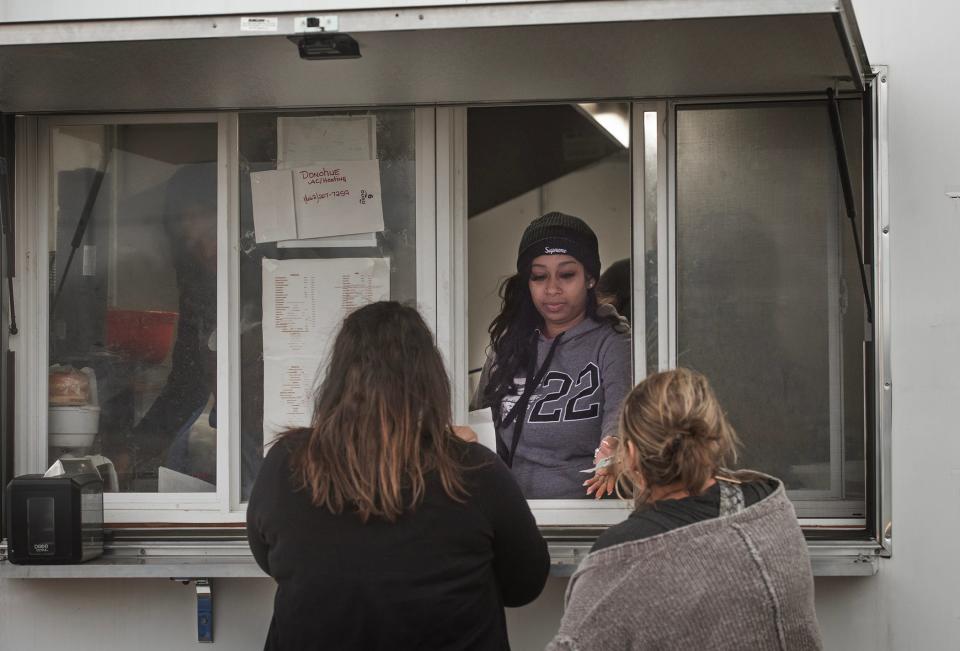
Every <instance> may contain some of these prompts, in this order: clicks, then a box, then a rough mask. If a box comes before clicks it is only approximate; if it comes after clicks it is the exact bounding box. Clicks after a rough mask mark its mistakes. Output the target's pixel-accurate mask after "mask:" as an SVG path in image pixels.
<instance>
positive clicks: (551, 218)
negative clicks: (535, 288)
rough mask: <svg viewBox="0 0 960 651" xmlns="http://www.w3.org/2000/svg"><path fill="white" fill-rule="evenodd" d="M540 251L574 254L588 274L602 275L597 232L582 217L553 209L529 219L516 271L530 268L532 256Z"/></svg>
mask: <svg viewBox="0 0 960 651" xmlns="http://www.w3.org/2000/svg"><path fill="white" fill-rule="evenodd" d="M541 255H569V256H573V257H574V258H576V259H577V261H578V262H580V264H582V265H583V268H584V269H585V270H586V272H587V275H589V276H590V277H591V278H594V279H597V278H599V277H600V249H599V245H598V244H597V236H596V234H595V233H594V232H593V230H592V229H591V228H590V227H589V226H587V223H586V222H585V221H583V220H582V219H580V218H579V217H574V216H572V215H565V214H563V213H562V212H550V213H547V214H546V215H544V216H543V217H537V218H536V219H534V220H533V221H532V222H530V225H529V226H527V230H525V231H523V237H521V238H520V249H519V251H517V271H523V270H524V269H527V268H529V267H530V264H531V263H532V262H533V259H534V258H536V257H538V256H541Z"/></svg>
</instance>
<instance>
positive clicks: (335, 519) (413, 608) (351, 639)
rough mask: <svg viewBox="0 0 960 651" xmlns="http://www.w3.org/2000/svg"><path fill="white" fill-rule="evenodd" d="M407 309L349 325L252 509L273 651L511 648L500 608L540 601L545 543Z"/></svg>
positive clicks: (387, 308)
mask: <svg viewBox="0 0 960 651" xmlns="http://www.w3.org/2000/svg"><path fill="white" fill-rule="evenodd" d="M450 408H451V407H450V384H449V382H448V380H447V375H446V372H445V370H444V366H443V361H442V359H441V357H440V353H439V351H438V350H437V348H436V346H435V345H434V343H433V337H432V335H431V333H430V330H429V329H428V328H427V326H426V324H425V323H424V322H423V319H422V318H421V317H420V315H419V314H418V313H417V311H416V310H415V309H413V308H412V307H406V306H403V305H400V304H399V303H394V302H380V303H374V304H372V305H368V306H366V307H363V308H361V309H359V310H357V311H356V312H353V313H352V314H350V315H349V316H348V317H347V318H346V319H345V320H344V323H343V326H342V328H341V330H340V332H339V333H338V334H337V337H336V340H335V342H334V344H333V350H332V354H331V357H330V362H329V364H328V367H327V369H326V375H325V379H324V381H323V383H322V385H321V387H320V390H319V392H318V395H317V398H316V402H315V407H314V414H313V422H312V425H311V426H310V427H309V428H305V429H299V430H292V431H290V432H287V433H286V434H284V435H282V436H281V437H280V439H279V442H277V444H276V445H274V446H273V447H272V448H271V450H270V452H269V454H268V455H267V457H266V459H264V462H263V466H262V467H261V469H260V474H259V475H258V476H257V480H256V483H255V484H254V487H253V493H252V495H251V496H250V503H249V505H248V507H247V534H248V538H249V541H250V548H251V550H252V551H253V555H254V557H255V558H256V560H257V563H258V564H259V565H260V567H261V568H263V570H264V571H265V572H266V573H267V574H269V575H270V576H272V577H273V578H274V579H275V580H276V582H277V594H276V598H275V599H274V612H273V620H272V621H271V624H270V630H269V632H268V634H267V641H266V645H265V648H267V649H296V650H300V649H337V650H338V651H346V650H349V649H358V650H359V649H362V650H364V651H376V650H378V649H382V650H384V651H386V650H391V651H392V650H394V649H411V650H412V649H425V650H430V651H434V650H440V649H463V650H467V649H509V644H508V642H507V630H506V620H505V617H504V612H503V607H504V606H521V605H523V604H526V603H527V602H530V601H532V600H533V599H535V598H536V597H537V595H539V594H540V591H541V590H542V589H543V586H544V584H545V583H546V579H547V573H548V571H549V567H550V559H549V556H548V554H547V545H546V543H545V542H544V540H543V537H542V536H541V535H540V532H539V530H538V529H537V525H536V522H535V521H534V519H533V515H532V514H531V513H530V509H529V507H528V506H527V503H526V501H525V500H524V498H523V495H522V494H521V493H520V488H519V486H517V483H516V482H515V481H514V479H513V478H512V477H511V475H510V471H509V470H508V469H507V467H506V466H505V465H504V464H503V462H502V461H500V459H499V458H498V457H497V455H496V454H494V453H493V452H490V451H489V450H487V449H486V448H484V447H482V446H481V445H479V444H478V443H476V442H468V441H466V440H461V438H460V437H461V436H464V437H465V438H468V439H469V438H470V437H469V436H468V434H469V432H466V433H465V432H463V431H461V432H460V433H459V435H458V434H457V433H455V432H454V429H453V427H452V426H451V423H450V418H451V416H450Z"/></svg>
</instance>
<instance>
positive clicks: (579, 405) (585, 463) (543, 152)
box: [467, 102, 656, 524]
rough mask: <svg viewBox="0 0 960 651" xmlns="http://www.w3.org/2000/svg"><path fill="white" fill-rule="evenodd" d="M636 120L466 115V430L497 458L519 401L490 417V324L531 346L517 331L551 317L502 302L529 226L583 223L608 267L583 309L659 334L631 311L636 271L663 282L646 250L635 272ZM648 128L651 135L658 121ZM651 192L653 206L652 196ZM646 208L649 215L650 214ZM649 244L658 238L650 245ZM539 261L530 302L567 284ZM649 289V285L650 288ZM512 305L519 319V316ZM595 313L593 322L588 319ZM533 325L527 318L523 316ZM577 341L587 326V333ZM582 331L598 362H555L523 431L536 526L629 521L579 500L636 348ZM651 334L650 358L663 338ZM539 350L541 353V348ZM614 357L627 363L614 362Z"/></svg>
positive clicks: (571, 110) (616, 108)
mask: <svg viewBox="0 0 960 651" xmlns="http://www.w3.org/2000/svg"><path fill="white" fill-rule="evenodd" d="M631 115H632V106H631V104H630V103H627V102H601V103H597V102H582V103H576V104H557V105H540V106H500V107H476V108H471V109H469V110H468V113H467V142H468V144H467V152H468V153H467V156H468V159H469V162H468V164H467V170H468V184H467V185H468V200H467V203H468V211H467V213H468V228H467V244H468V256H467V259H468V265H469V268H468V274H467V276H468V287H467V294H468V338H469V343H468V360H469V369H468V372H469V393H470V396H471V399H470V402H471V410H472V411H471V412H470V422H471V425H472V426H473V427H474V428H475V429H476V430H477V431H478V433H479V435H480V439H481V441H482V442H483V443H484V444H486V445H488V446H489V447H491V448H493V449H496V448H497V447H498V446H497V436H498V434H497V432H496V427H495V426H494V416H495V414H494V410H499V412H498V414H497V415H499V416H500V417H501V418H507V419H509V418H510V415H509V414H508V412H509V411H510V410H511V409H514V410H515V409H517V408H516V404H517V402H518V399H517V397H516V396H514V397H513V398H511V397H509V396H508V397H506V398H504V400H503V401H502V403H501V404H500V405H499V406H497V405H493V406H491V405H490V404H487V396H486V395H485V393H484V387H485V386H487V384H488V381H489V379H490V376H489V370H490V367H491V362H492V359H493V350H492V348H491V334H490V327H491V323H493V322H494V320H495V319H496V318H497V317H498V315H499V314H500V313H501V310H503V314H504V315H508V314H516V315H517V319H518V322H517V323H515V324H513V327H514V328H516V329H519V328H526V329H528V330H530V332H533V328H534V325H531V324H532V323H533V321H530V323H527V321H526V320H523V319H527V320H529V319H530V318H533V319H534V320H535V317H534V312H533V311H532V310H534V309H536V310H537V311H540V310H541V309H543V310H549V309H550V307H551V306H549V305H541V306H539V307H534V306H536V305H539V304H538V303H536V302H535V300H534V299H533V298H532V297H533V295H534V294H533V293H531V292H530V290H527V289H523V290H521V291H522V292H525V293H527V294H528V296H526V297H523V298H518V299H512V298H507V299H506V300H505V298H504V297H505V296H506V295H507V293H508V292H506V289H505V288H506V285H505V284H504V283H505V281H506V280H507V279H508V278H509V277H511V276H513V275H514V274H517V273H518V270H517V255H518V249H519V245H520V242H521V238H522V236H523V233H524V230H525V229H526V227H527V226H528V224H530V222H531V221H533V220H534V219H536V218H538V217H540V216H541V215H545V214H547V213H553V212H559V213H563V214H566V215H572V216H576V217H579V218H580V219H582V220H583V221H584V222H586V224H587V225H588V226H589V227H590V229H591V230H592V231H593V232H594V233H595V235H596V238H597V242H598V249H599V256H600V268H599V273H598V274H596V277H591V276H589V274H588V273H586V272H585V275H586V276H587V277H586V278H584V282H585V286H586V288H587V289H586V295H585V296H586V301H587V302H589V303H591V304H593V302H594V301H596V302H597V303H600V304H609V305H612V306H614V307H615V309H616V310H617V311H618V312H619V313H620V314H622V315H623V317H624V318H625V320H627V321H634V322H635V323H636V322H638V320H639V323H641V324H645V322H646V319H647V316H650V317H651V319H652V321H651V323H654V324H655V318H656V315H655V312H654V313H653V314H651V315H647V316H645V311H644V310H643V309H642V306H641V308H639V309H637V308H636V307H635V306H634V303H633V301H634V296H637V295H639V296H641V297H643V296H644V292H643V291H642V290H641V291H640V292H639V293H638V292H637V291H636V289H635V287H634V279H635V274H634V267H635V265H637V264H639V265H641V266H644V265H652V268H653V269H655V268H656V258H655V250H654V249H652V248H651V249H650V250H649V254H650V255H643V254H642V253H641V257H640V258H637V257H635V248H634V237H638V236H639V237H640V238H641V240H640V244H639V247H640V249H639V250H640V251H641V252H642V251H644V247H643V242H642V233H639V232H634V229H633V227H632V221H633V216H632V215H633V210H634V208H633V202H632V193H633V189H634V185H633V182H632V179H631V169H632V166H633V163H634V160H633V156H632V153H633V148H632V146H631V128H632V124H631V122H632V120H631ZM653 116H654V121H653V122H654V128H653V131H654V133H655V131H656V129H655V123H656V114H655V113H654V114H653ZM655 140H656V139H655V138H654V143H655ZM655 151H656V149H655V146H654V149H653V152H654V153H655ZM641 158H642V154H641ZM654 158H655V157H654ZM654 172H655V167H654ZM653 192H654V196H655V188H654V189H653ZM654 202H655V199H654ZM640 205H641V209H642V205H643V202H642V201H640ZM655 235H656V231H655V230H654V231H653V237H654V238H655ZM561 243H562V240H561ZM652 243H655V239H654V240H653V241H652ZM552 250H553V249H551V251H552ZM557 250H559V249H557ZM557 255H561V258H560V259H566V258H567V256H562V254H557ZM546 257H549V256H546ZM541 261H542V258H540V257H538V258H535V259H534V260H533V267H532V270H531V272H530V273H529V278H528V277H526V276H524V277H523V278H521V279H520V281H521V282H520V285H522V286H523V288H527V287H528V285H529V288H531V289H532V288H534V286H535V285H536V284H538V283H540V284H543V283H545V282H551V283H556V284H561V283H563V282H564V280H563V279H564V277H565V276H564V275H563V274H564V273H566V271H565V268H563V267H558V268H557V269H556V270H555V271H556V278H554V279H553V281H547V280H544V278H545V277H546V276H545V274H547V275H549V272H547V271H545V268H544V269H540V268H539V267H538V264H539V262H541ZM563 264H567V263H563ZM540 266H542V265H540ZM568 275H569V274H568ZM641 278H642V276H641ZM652 278H653V280H654V281H655V279H656V275H655V274H653V276H652ZM520 285H518V287H519V286H520ZM545 296H546V298H545V299H543V300H544V302H545V303H549V302H550V301H554V302H560V303H558V304H559V307H558V308H557V309H563V303H564V302H569V301H573V300H575V295H574V294H573V293H572V292H571V293H569V294H568V293H566V291H564V292H560V291H557V292H556V293H555V294H550V293H549V291H548V293H547V294H545ZM651 296H653V297H654V302H655V292H651ZM594 297H595V298H594ZM515 300H519V301H520V302H521V303H522V305H520V304H514V301H515ZM537 300H539V299H537ZM641 300H642V299H641ZM591 312H592V310H591V309H589V308H587V313H588V314H590V313H591ZM525 313H526V314H528V316H529V318H527V317H526V316H523V315H524V314H525ZM541 314H543V312H541ZM541 319H543V317H541ZM599 320H600V321H603V319H602V318H601V319H599ZM589 321H590V319H587V322H589ZM509 327H510V326H508V329H509ZM591 327H592V326H591ZM582 329H583V326H580V327H579V330H582ZM579 330H577V337H578V338H579V339H580V340H581V341H584V342H585V341H586V339H585V338H588V337H593V338H598V339H597V344H596V345H597V347H598V348H597V351H599V355H598V356H597V359H594V358H592V357H591V358H590V359H587V358H583V359H580V358H579V356H578V355H577V354H575V353H574V352H573V351H574V349H575V348H576V347H578V346H581V347H584V346H585V344H583V345H581V344H580V343H578V342H576V341H574V342H573V343H571V344H568V345H567V346H566V348H562V347H561V348H560V349H558V352H557V355H556V356H555V357H552V358H551V359H553V360H554V361H553V363H552V366H551V371H550V372H549V373H547V374H546V375H545V376H544V377H543V379H542V382H541V384H540V385H539V386H537V387H536V388H535V389H534V390H533V392H532V394H531V397H530V398H529V401H528V403H527V408H526V412H525V413H524V412H523V411H522V410H521V413H522V414H523V418H524V422H523V424H522V431H521V441H520V444H519V445H518V446H516V452H515V453H514V455H513V459H512V468H513V470H514V473H515V476H516V477H517V479H518V481H519V482H520V484H521V488H522V489H523V490H524V491H525V494H526V495H527V496H528V498H529V499H530V500H531V505H532V507H533V508H534V511H535V513H536V514H537V516H538V520H539V521H540V522H541V523H542V524H569V523H578V524H586V523H589V522H591V521H599V522H614V521H617V520H619V519H622V517H623V516H624V510H623V509H624V507H623V505H622V503H620V502H619V501H618V500H615V499H607V500H603V501H602V504H599V505H596V506H594V505H592V504H591V503H590V502H589V501H588V500H586V499H581V498H585V497H586V495H585V489H584V488H583V487H582V486H580V484H581V483H582V481H583V480H584V479H586V478H587V477H589V476H590V474H589V473H584V472H583V471H586V470H587V469H589V468H590V467H591V466H592V465H593V463H592V458H593V452H594V448H596V447H597V445H599V443H600V439H601V438H602V435H603V434H604V433H611V432H610V431H607V430H608V429H609V426H610V424H611V423H613V424H612V427H613V430H614V431H613V433H615V428H616V425H615V422H613V421H615V420H616V410H617V406H618V405H619V402H620V400H621V399H622V397H623V394H624V392H625V391H627V390H629V388H630V387H631V386H632V384H633V381H634V377H635V375H634V372H633V365H634V358H635V355H634V352H633V350H632V348H631V344H630V338H629V335H626V334H624V335H621V336H622V337H623V339H624V345H622V346H617V345H616V344H612V343H608V342H600V339H604V338H606V337H608V336H611V332H612V331H608V330H609V329H608V328H606V327H601V328H599V329H596V330H595V332H584V333H582V334H581V333H580V332H579ZM646 330H647V328H646V326H645V325H641V326H640V327H639V328H637V326H636V325H634V332H635V333H637V332H639V333H640V336H639V337H637V335H636V334H635V335H634V337H635V338H636V339H637V340H639V341H641V342H642V341H643V333H644V332H645V331H646ZM650 331H651V334H652V348H654V349H655V348H656V327H655V326H654V327H653V328H651V330H650ZM571 332H574V331H571ZM538 345H539V346H540V347H541V348H543V347H544V346H545V345H546V344H538ZM640 345H641V346H642V345H643V344H642V343H641V344H640ZM568 349H569V352H568ZM585 349H586V348H584V350H585ZM542 352H543V351H541V353H542ZM609 355H617V356H620V357H621V358H622V359H620V360H611V359H609V358H608V356H609ZM541 357H543V355H542V354H541ZM642 363H643V362H641V364H642ZM526 372H527V369H518V371H517V375H518V376H524V375H525V373H526ZM639 375H640V377H642V376H643V375H644V373H643V372H642V371H641V373H640V374H639ZM620 376H622V377H620ZM518 386H519V385H518ZM517 393H518V394H519V393H520V392H519V390H518V391H517ZM517 422H519V421H517ZM516 431H517V426H516V425H514V426H505V427H504V432H503V433H502V434H501V435H500V436H501V442H500V445H501V446H506V447H507V448H509V447H510V445H511V442H512V437H513V436H516V434H515V432H516ZM585 511H586V512H585ZM590 511H593V513H590Z"/></svg>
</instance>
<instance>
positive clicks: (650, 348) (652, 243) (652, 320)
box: [643, 111, 660, 375]
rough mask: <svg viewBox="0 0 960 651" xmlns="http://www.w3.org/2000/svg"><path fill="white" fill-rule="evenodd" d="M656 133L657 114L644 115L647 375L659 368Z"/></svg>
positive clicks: (651, 112)
mask: <svg viewBox="0 0 960 651" xmlns="http://www.w3.org/2000/svg"><path fill="white" fill-rule="evenodd" d="M658 136H659V129H658V125H657V113H656V112H655V111H647V112H645V113H644V114H643V149H644V151H643V188H644V191H643V220H644V237H643V264H644V283H645V285H646V286H645V287H644V297H645V300H644V308H645V310H646V318H645V320H646V324H645V327H646V346H647V374H648V375H649V374H650V373H656V372H657V371H658V370H659V368H660V351H659V342H660V338H659V336H658V328H659V323H660V320H659V311H660V310H659V304H658V300H659V299H658V297H659V292H658V290H657V285H658V284H659V283H658V281H659V262H658V261H657V260H658V258H657V222H658V217H659V215H658V213H657V193H658V188H657V178H658V176H657V171H658V164H659V161H658V159H657V147H658V144H659V143H658Z"/></svg>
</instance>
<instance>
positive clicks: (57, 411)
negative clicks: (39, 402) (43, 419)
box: [47, 407, 100, 448]
mask: <svg viewBox="0 0 960 651" xmlns="http://www.w3.org/2000/svg"><path fill="white" fill-rule="evenodd" d="M99 430H100V407H50V408H49V409H48V410H47V432H48V434H49V441H48V443H49V444H50V445H55V446H57V447H61V448H88V447H90V446H91V445H93V439H94V437H96V435H97V432H98V431H99Z"/></svg>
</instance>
